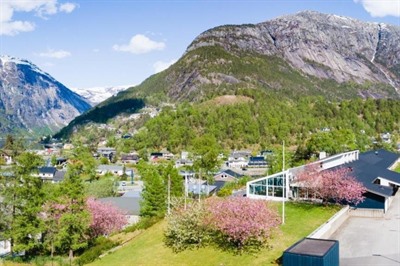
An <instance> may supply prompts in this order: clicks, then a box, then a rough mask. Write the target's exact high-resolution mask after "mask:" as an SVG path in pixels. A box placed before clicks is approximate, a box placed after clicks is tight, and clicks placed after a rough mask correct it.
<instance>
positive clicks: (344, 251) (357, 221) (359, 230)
mask: <svg viewBox="0 0 400 266" xmlns="http://www.w3.org/2000/svg"><path fill="white" fill-rule="evenodd" d="M330 238H331V239H336V240H339V252H340V265H341V266H358V265H360V266H367V265H371V266H372V265H374V266H392V265H396V266H400V191H399V192H398V193H397V194H396V196H395V197H394V199H393V202H392V204H391V205H390V208H389V210H388V212H387V213H386V215H385V217H384V218H361V217H350V218H349V219H347V221H346V222H344V223H343V225H342V226H341V227H340V228H339V229H338V230H337V231H336V232H335V233H334V234H333V235H332V236H331V237H330Z"/></svg>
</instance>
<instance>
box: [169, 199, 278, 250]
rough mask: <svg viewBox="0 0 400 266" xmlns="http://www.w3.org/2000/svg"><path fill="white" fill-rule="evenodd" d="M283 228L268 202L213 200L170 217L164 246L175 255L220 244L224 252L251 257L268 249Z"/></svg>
mask: <svg viewBox="0 0 400 266" xmlns="http://www.w3.org/2000/svg"><path fill="white" fill-rule="evenodd" d="M279 224H280V218H279V215H278V213H277V212H276V211H275V210H271V209H270V208H269V207H268V205H267V203H266V202H265V201H258V200H252V199H249V198H242V197H231V198H210V199H208V200H206V201H204V203H203V204H201V203H198V202H193V203H191V204H190V205H189V207H188V208H186V209H184V208H182V207H181V208H177V209H175V210H174V211H173V213H172V214H171V215H170V216H169V217H168V226H167V229H166V231H165V233H164V236H165V239H164V242H165V244H166V245H167V246H168V247H170V248H171V249H172V250H173V251H174V252H180V251H183V250H185V249H193V248H199V247H203V246H205V245H208V244H216V245H217V246H218V247H219V248H222V249H223V250H230V251H233V252H235V253H241V252H249V253H251V252H255V251H258V250H259V249H261V248H263V247H266V246H268V240H269V238H270V237H271V234H272V232H273V231H274V229H275V228H277V227H278V225H279Z"/></svg>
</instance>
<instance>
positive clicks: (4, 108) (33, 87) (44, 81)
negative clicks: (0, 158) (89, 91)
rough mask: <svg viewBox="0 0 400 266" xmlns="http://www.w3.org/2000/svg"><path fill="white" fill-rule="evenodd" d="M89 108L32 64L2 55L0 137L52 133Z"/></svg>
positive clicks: (0, 62)
mask: <svg viewBox="0 0 400 266" xmlns="http://www.w3.org/2000/svg"><path fill="white" fill-rule="evenodd" d="M89 108H90V104H89V103H88V102H87V101H85V100H84V99H83V98H82V97H81V96H79V95H78V94H76V93H74V92H72V91H71V90H69V89H68V88H66V87H65V86H64V85H63V84H61V83H60V82H58V81H57V80H55V79H54V78H53V77H51V76H50V75H49V74H47V73H45V72H43V71H42V70H40V69H39V68H38V67H37V66H36V65H34V64H32V63H31V62H29V61H27V60H23V59H18V58H15V57H10V56H0V135H5V134H16V133H23V132H29V133H30V134H49V133H53V132H55V131H56V130H59V129H60V128H62V127H64V126H65V125H67V124H68V123H69V122H70V121H71V120H72V119H74V118H75V117H76V116H78V115H80V114H82V113H83V112H85V111H86V110H88V109H89Z"/></svg>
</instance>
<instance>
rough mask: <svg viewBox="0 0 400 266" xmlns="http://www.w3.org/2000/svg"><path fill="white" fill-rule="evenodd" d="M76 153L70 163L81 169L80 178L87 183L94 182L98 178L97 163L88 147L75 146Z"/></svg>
mask: <svg viewBox="0 0 400 266" xmlns="http://www.w3.org/2000/svg"><path fill="white" fill-rule="evenodd" d="M75 147H76V148H75V149H74V153H73V155H72V156H71V158H70V161H71V162H72V163H73V164H74V165H75V166H76V167H78V168H79V176H80V177H81V178H82V179H83V180H85V181H93V180H94V179H95V178H96V168H97V161H96V159H94V158H93V155H92V153H91V151H90V149H89V148H88V147H85V146H83V145H82V144H77V145H75Z"/></svg>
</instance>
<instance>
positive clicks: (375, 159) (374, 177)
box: [246, 150, 400, 212]
mask: <svg viewBox="0 0 400 266" xmlns="http://www.w3.org/2000/svg"><path fill="white" fill-rule="evenodd" d="M399 163H400V155H399V154H397V153H393V152H389V151H386V150H377V151H369V152H365V153H361V154H360V153H359V151H358V150H356V151H350V152H345V153H341V154H337V155H334V156H330V157H326V158H324V159H321V160H318V161H316V162H314V163H312V164H311V165H317V166H318V167H319V168H320V171H326V170H332V169H336V168H340V167H345V168H348V169H350V170H351V175H352V176H354V178H355V179H356V180H357V181H358V182H360V183H362V184H363V186H364V187H365V188H366V193H365V194H364V197H365V200H364V201H363V202H361V203H360V204H358V205H357V206H356V207H357V208H367V209H378V210H382V211H383V212H386V211H387V209H388V207H389V205H390V203H391V200H392V197H393V196H394V195H395V194H396V192H397V190H398V188H399V186H400V173H397V172H395V171H393V169H394V167H396V165H398V164H399ZM305 167H306V165H303V166H300V167H296V168H290V169H288V170H286V171H282V172H279V173H276V174H273V175H269V176H266V177H262V178H259V179H256V180H252V181H250V182H248V183H247V187H246V194H247V196H248V197H250V198H259V199H271V200H282V199H285V200H287V199H289V198H296V197H298V193H297V191H298V188H299V187H298V184H296V182H295V177H296V174H297V173H299V172H300V171H303V170H304V169H305Z"/></svg>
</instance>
